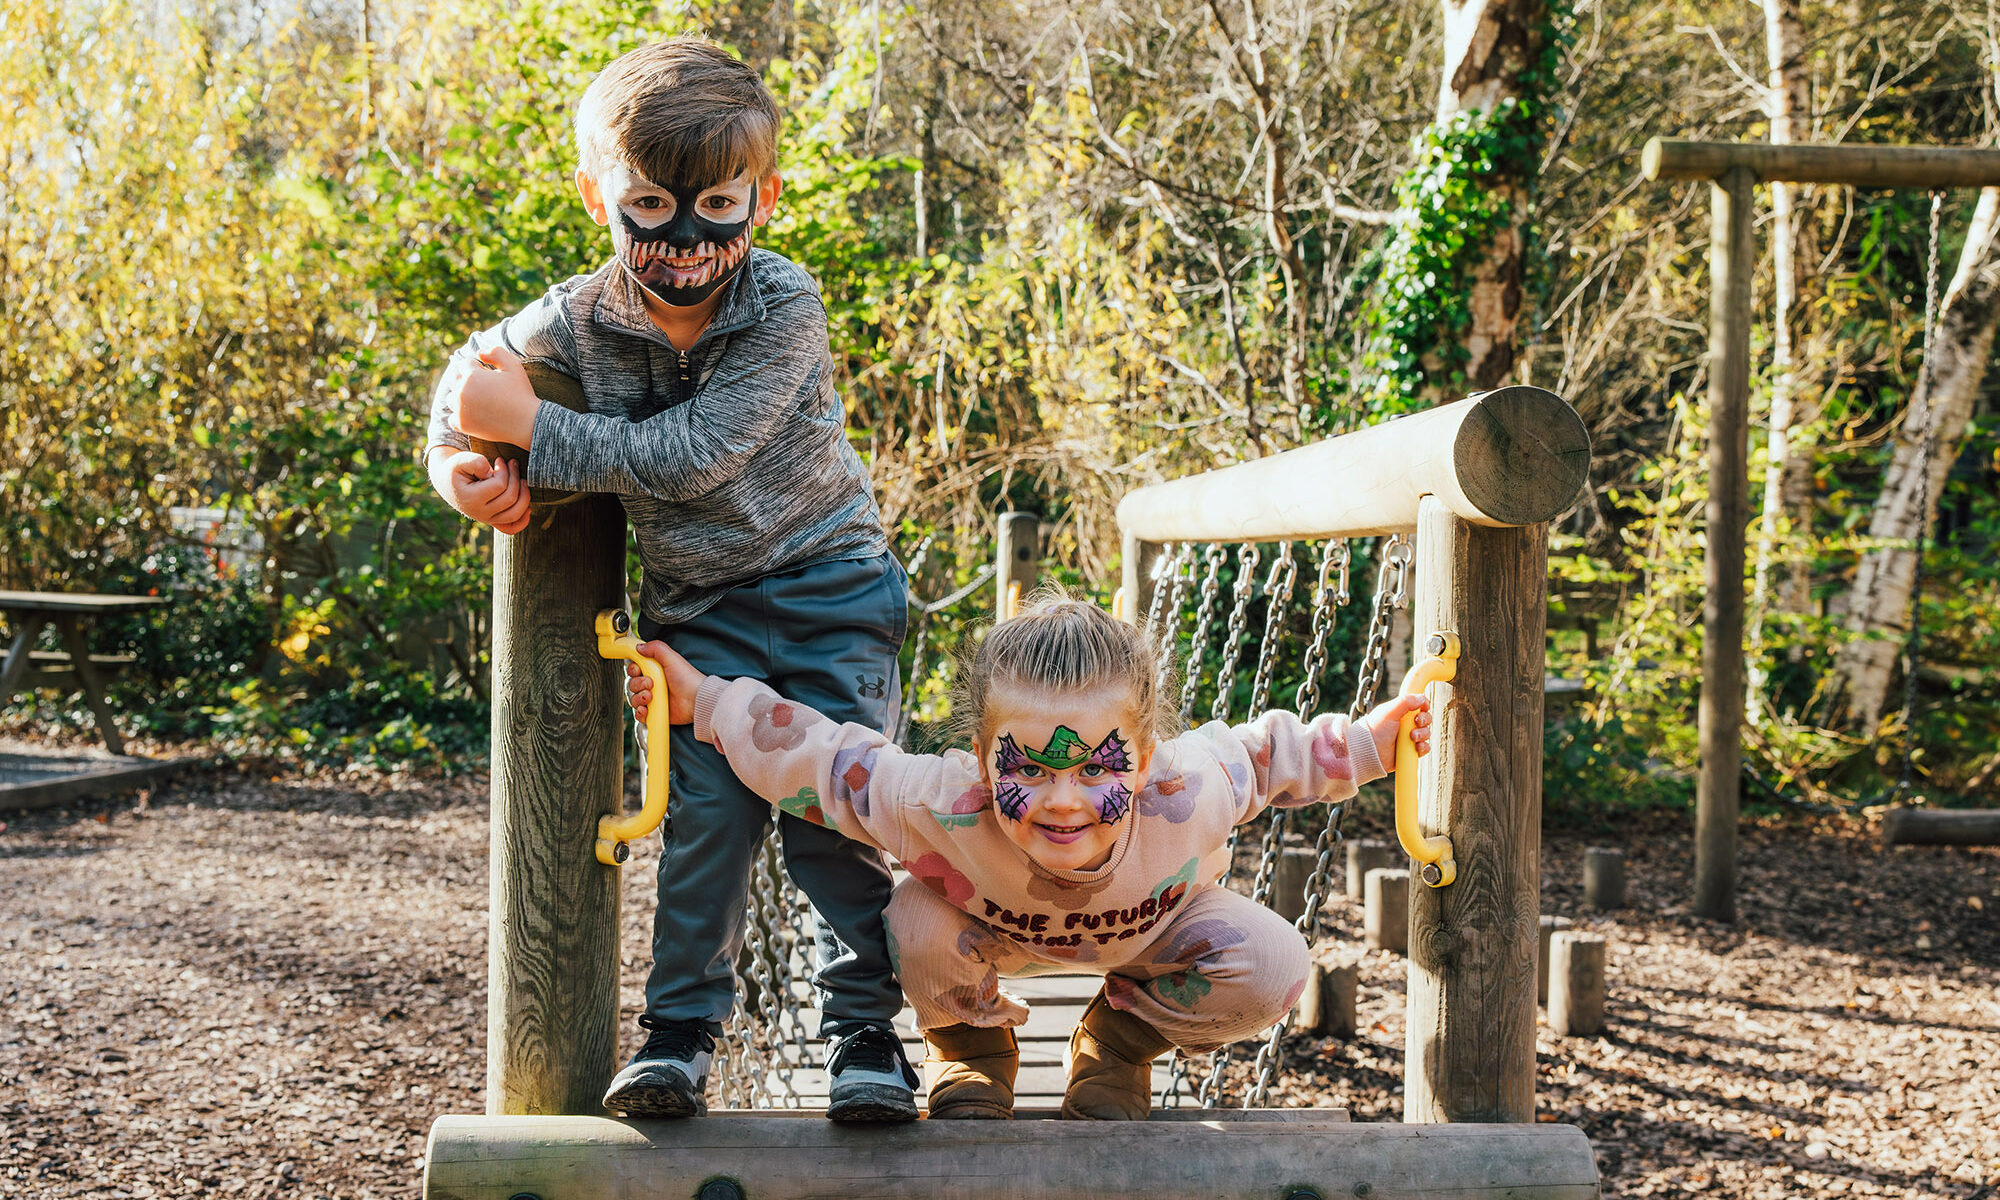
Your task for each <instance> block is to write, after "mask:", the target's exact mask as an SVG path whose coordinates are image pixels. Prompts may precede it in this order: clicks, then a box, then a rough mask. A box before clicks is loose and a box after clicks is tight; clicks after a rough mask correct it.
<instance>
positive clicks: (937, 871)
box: [903, 851, 973, 908]
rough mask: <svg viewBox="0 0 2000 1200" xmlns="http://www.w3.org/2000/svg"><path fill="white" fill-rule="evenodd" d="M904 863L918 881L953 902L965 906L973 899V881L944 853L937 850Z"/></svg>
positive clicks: (961, 906)
mask: <svg viewBox="0 0 2000 1200" xmlns="http://www.w3.org/2000/svg"><path fill="white" fill-rule="evenodd" d="M903 865H904V866H906V867H908V868H909V869H910V874H911V875H913V876H915V877H916V880H917V882H919V883H921V884H923V885H924V886H925V887H927V888H929V889H930V890H931V891H933V892H936V893H937V894H938V895H940V896H942V897H944V898H945V900H946V901H947V902H949V903H951V904H955V905H957V906H958V907H960V908H963V907H965V904H966V902H967V901H969V900H971V899H972V892H973V887H972V881H971V880H970V879H967V878H966V877H965V874H964V873H963V872H962V871H960V870H959V869H958V868H957V867H954V866H952V865H951V864H950V863H948V862H946V861H945V857H944V855H942V854H939V853H937V852H936V851H932V852H931V853H929V854H926V855H923V856H921V857H919V858H917V859H915V860H914V861H912V862H907V863H904V864H903Z"/></svg>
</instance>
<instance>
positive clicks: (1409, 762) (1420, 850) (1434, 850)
mask: <svg viewBox="0 0 2000 1200" xmlns="http://www.w3.org/2000/svg"><path fill="white" fill-rule="evenodd" d="M1424 653H1426V654H1428V655H1429V656H1430V657H1428V658H1426V659H1424V660H1423V661H1422V662H1420V663H1418V664H1417V665H1416V666H1414V667H1411V668H1410V673H1409V674H1408V675H1405V676H1403V690H1402V694H1403V695H1405V696H1408V695H1413V694H1416V693H1420V692H1422V691H1423V690H1424V689H1425V688H1426V687H1428V686H1430V685H1431V684H1433V683H1449V682H1451V681H1452V680H1453V679H1455V678H1457V677H1458V635H1457V634H1455V633H1434V634H1432V635H1431V636H1430V640H1429V641H1427V642H1425V643H1424ZM1416 727H1417V714H1415V713H1413V712H1409V713H1404V714H1403V719H1402V720H1401V721H1400V722H1398V723H1397V726H1396V838H1397V840H1399V841H1401V842H1402V843H1403V853H1405V854H1407V855H1409V856H1410V857H1411V858H1412V859H1415V860H1416V861H1417V862H1418V863H1419V864H1421V865H1420V866H1419V867H1418V869H1417V874H1418V876H1419V877H1420V878H1422V879H1423V881H1424V882H1425V883H1427V884H1429V885H1430V886H1432V887H1434V888H1441V887H1444V886H1445V885H1446V884H1449V883H1450V882H1451V881H1452V880H1454V879H1457V878H1458V862H1457V860H1455V859H1453V858H1452V856H1451V839H1450V838H1448V837H1444V836H1443V835H1439V836H1437V837H1425V836H1424V834H1423V830H1421V829H1419V828H1418V827H1417V744H1416V742H1414V741H1412V740H1411V738H1410V731H1411V730H1413V729H1415V728H1416Z"/></svg>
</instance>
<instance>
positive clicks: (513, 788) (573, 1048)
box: [486, 496, 626, 1116]
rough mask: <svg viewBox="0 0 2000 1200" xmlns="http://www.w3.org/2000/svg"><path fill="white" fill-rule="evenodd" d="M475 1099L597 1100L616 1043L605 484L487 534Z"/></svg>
mask: <svg viewBox="0 0 2000 1200" xmlns="http://www.w3.org/2000/svg"><path fill="white" fill-rule="evenodd" d="M495 542H496V545H495V548H494V554H493V749H492V761H493V766H492V780H493V781H492V795H493V801H492V803H493V812H492V849H491V852H490V862H489V867H488V870H489V873H490V879H491V883H490V887H491V913H490V916H489V917H488V931H489V932H488V952H487V989H488V999H487V1010H486V1111H487V1112H488V1113H489V1114H492V1115H496V1116H497V1115H517V1114H536V1113H548V1114H591V1113H600V1112H602V1111H603V1110H602V1108H600V1107H599V1104H598V1101H599V1100H600V1099H601V1098H602V1097H603V1095H604V1088H605V1086H606V1085H607V1084H608V1083H609V1082H610V1080H611V1075H612V1072H613V1069H614V1066H615V1064H614V1058H615V1056H616V1053H617V1048H618V871H617V869H616V868H614V867H607V866H604V865H602V864H601V863H599V862H598V861H597V858H596V856H595V854H594V852H593V847H594V845H595V842H596V838H597V819H598V817H599V816H601V815H602V814H604V813H607V812H615V811H616V810H617V808H618V805H619V802H620V798H621V795H622V792H621V789H620V787H619V782H620V772H621V768H622V765H623V764H622V762H621V755H620V747H621V745H622V737H623V732H622V731H623V729H624V727H625V721H626V715H625V705H624V695H623V687H622V686H621V685H622V684H623V683H624V672H623V671H621V670H620V669H619V668H618V667H617V666H616V665H615V664H613V663H612V662H611V661H610V660H608V659H604V658H600V657H599V656H598V653H597V635H596V631H595V629H594V621H595V618H596V615H597V613H598V611H599V610H601V609H606V608H620V607H623V606H624V603H625V517H624V511H623V510H622V509H621V508H620V507H619V505H618V501H617V499H616V498H615V497H611V496H585V497H580V498H578V499H577V500H575V501H573V502H571V503H568V504H565V505H562V506H560V507H552V508H547V509H540V510H538V511H537V512H536V513H535V516H534V519H533V520H532V521H531V522H530V523H529V525H528V528H526V529H524V530H522V531H521V532H520V533H518V534H515V535H513V536H511V537H509V536H507V535H505V534H500V535H496V537H495Z"/></svg>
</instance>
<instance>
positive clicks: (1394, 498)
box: [1118, 387, 1590, 542]
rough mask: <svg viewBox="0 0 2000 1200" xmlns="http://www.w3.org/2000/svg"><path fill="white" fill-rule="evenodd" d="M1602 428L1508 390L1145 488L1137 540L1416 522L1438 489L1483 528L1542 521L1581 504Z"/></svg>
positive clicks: (1306, 533)
mask: <svg viewBox="0 0 2000 1200" xmlns="http://www.w3.org/2000/svg"><path fill="white" fill-rule="evenodd" d="M1589 471H1590V434H1589V432H1588V431H1587V430H1585V429H1584V426H1583V419H1582V418H1581V417H1579V416H1577V415H1576V410H1575V409H1573V408H1571V407H1570V406H1569V403H1568V402H1567V401H1565V400H1564V399H1563V398H1562V397H1561V396H1558V395H1556V394H1555V393H1554V392H1549V391H1544V390H1542V389H1541V388H1535V387H1504V388H1500V389H1498V390H1496V391H1491V392H1487V393H1485V394H1484V395H1481V396H1475V397H1473V398H1471V399H1467V400H1460V401H1458V402H1456V403H1454V404H1446V405H1443V406H1441V407H1438V408H1433V409H1429V410H1426V411H1424V412H1420V413H1413V414H1411V415H1409V416H1407V417H1398V418H1396V419H1395V420H1393V421H1384V422H1383V423H1381V424H1380V425H1371V426H1369V427H1368V428H1366V429H1362V430H1359V431H1357V432H1354V433H1350V434H1345V435H1343V436H1341V437H1337V438H1329V439H1327V440H1326V441H1323V442H1316V443H1314V444H1313V445H1310V446H1301V447H1300V448H1298V449H1296V450H1288V451H1286V452H1285V453H1283V454H1276V455H1272V456H1271V457H1269V458H1260V459H1256V460H1255V461H1252V462H1246V463H1239V464H1237V465H1236V466H1233V467H1225V468H1223V469H1221V470H1218V471H1209V472H1207V473H1205V474H1201V475H1193V476H1190V477H1188V478H1186V479H1177V480H1174V481H1173V482H1171V483H1162V484H1157V485H1155V486H1153V487H1147V488H1141V489H1139V490H1138V491H1136V492H1133V493H1131V494H1129V495H1127V496H1126V497H1125V499H1124V500H1122V501H1120V502H1119V505H1118V524H1119V527H1120V528H1121V529H1122V530H1123V531H1124V533H1125V536H1126V537H1128V538H1136V539H1138V540H1140V541H1146V542H1269V541H1282V540H1292V539H1308V538H1353V537H1372V536H1375V535H1377V534H1385V533H1402V532H1407V531H1409V530H1411V529H1414V528H1416V525H1417V501H1418V500H1419V499H1420V498H1421V497H1424V496H1429V495H1434V496H1436V497H1438V499H1439V500H1441V501H1443V502H1444V504H1445V506H1446V507H1447V508H1448V509H1449V510H1450V511H1451V512H1453V513H1455V514H1457V515H1458V516H1460V517H1462V518H1463V519H1465V520H1467V521H1470V522H1472V523H1474V524H1476V525H1494V526H1505V525H1536V524H1540V523H1542V522H1545V521H1549V520H1551V519H1553V518H1555V517H1557V516H1560V515H1562V513H1563V512H1564V511H1565V510H1567V509H1568V508H1569V506H1570V505H1572V504H1574V503H1575V502H1576V498H1577V496H1578V495H1579V494H1580V493H1581V492H1582V490H1583V487H1584V484H1585V483H1586V482H1587V479H1588V475H1589Z"/></svg>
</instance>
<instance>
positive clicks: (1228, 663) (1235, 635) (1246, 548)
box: [1208, 542, 1263, 721]
mask: <svg viewBox="0 0 2000 1200" xmlns="http://www.w3.org/2000/svg"><path fill="white" fill-rule="evenodd" d="M1262 557H1263V556H1262V555H1261V554H1260V553H1259V552H1258V550H1257V544H1256V543H1255V542H1245V543H1243V544H1242V545H1241V546H1238V547H1237V548H1236V584H1235V590H1234V592H1233V597H1234V602H1233V603H1232V604H1231V605H1230V606H1229V630H1228V632H1227V633H1225V634H1223V643H1222V665H1221V666H1219V667H1217V668H1216V672H1215V700H1214V702H1213V703H1211V704H1210V705H1209V708H1208V717H1209V719H1210V720H1211V721H1226V720H1228V719H1229V697H1230V693H1231V692H1234V691H1235V690H1236V664H1237V661H1238V660H1239V659H1240V658H1241V657H1242V651H1243V635H1244V634H1245V633H1248V632H1249V625H1250V599H1251V597H1252V596H1254V595H1255V594H1256V592H1257V562H1258V560H1259V559H1260V558H1262ZM1250 711H1251V712H1252V713H1254V712H1256V711H1257V710H1256V709H1254V708H1253V709H1251V710H1250Z"/></svg>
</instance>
